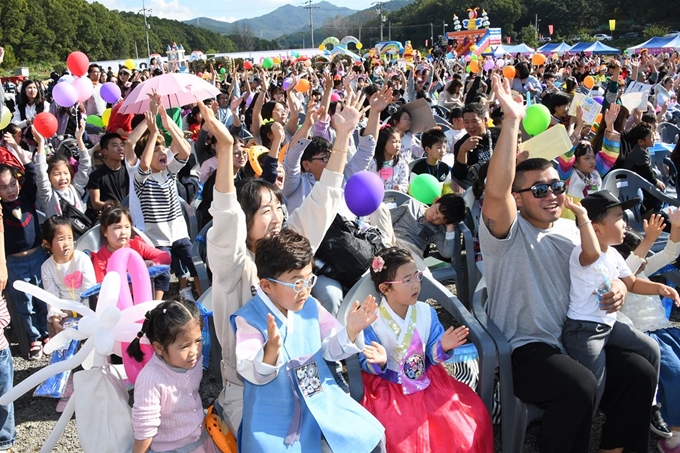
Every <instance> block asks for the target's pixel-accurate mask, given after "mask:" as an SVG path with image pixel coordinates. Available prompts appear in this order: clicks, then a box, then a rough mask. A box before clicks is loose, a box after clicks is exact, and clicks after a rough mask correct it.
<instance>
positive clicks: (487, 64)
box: [484, 60, 496, 71]
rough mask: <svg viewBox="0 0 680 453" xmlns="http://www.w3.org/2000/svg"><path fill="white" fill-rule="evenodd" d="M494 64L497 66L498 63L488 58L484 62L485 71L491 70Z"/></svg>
mask: <svg viewBox="0 0 680 453" xmlns="http://www.w3.org/2000/svg"><path fill="white" fill-rule="evenodd" d="M494 66H496V63H494V62H493V60H486V61H485V62H484V70H485V71H491V70H492V69H493V68H494Z"/></svg>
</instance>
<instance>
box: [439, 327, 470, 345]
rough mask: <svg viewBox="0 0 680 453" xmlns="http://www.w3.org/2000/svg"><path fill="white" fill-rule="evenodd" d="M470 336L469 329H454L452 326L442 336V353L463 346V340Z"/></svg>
mask: <svg viewBox="0 0 680 453" xmlns="http://www.w3.org/2000/svg"><path fill="white" fill-rule="evenodd" d="M469 334H470V329H468V328H467V327H466V326H460V327H459V328H457V329H454V328H453V326H452V327H449V328H448V329H447V330H446V332H444V334H443V335H442V338H441V342H442V349H443V350H444V351H451V350H453V349H455V348H457V347H458V346H461V345H463V344H465V339H466V338H467V336H468V335H469Z"/></svg>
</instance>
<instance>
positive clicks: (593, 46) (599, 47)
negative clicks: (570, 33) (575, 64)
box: [568, 41, 621, 55]
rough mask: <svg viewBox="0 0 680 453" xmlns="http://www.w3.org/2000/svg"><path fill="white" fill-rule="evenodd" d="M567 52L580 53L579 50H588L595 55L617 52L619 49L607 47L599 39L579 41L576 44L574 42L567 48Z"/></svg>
mask: <svg viewBox="0 0 680 453" xmlns="http://www.w3.org/2000/svg"><path fill="white" fill-rule="evenodd" d="M568 52H569V53H581V52H589V53H594V54H597V55H602V54H609V55H611V54H619V53H621V51H620V50H619V49H616V48H614V47H609V46H607V45H605V44H602V43H601V42H600V41H596V42H580V43H578V44H575V45H574V46H572V47H571V48H570V49H569V50H568Z"/></svg>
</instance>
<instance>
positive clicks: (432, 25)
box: [430, 22, 434, 47]
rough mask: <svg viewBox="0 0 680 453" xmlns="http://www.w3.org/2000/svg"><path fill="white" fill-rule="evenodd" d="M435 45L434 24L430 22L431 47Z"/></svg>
mask: <svg viewBox="0 0 680 453" xmlns="http://www.w3.org/2000/svg"><path fill="white" fill-rule="evenodd" d="M433 45H434V24H433V23H432V22H430V47H432V46H433Z"/></svg>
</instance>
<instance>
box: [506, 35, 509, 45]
mask: <svg viewBox="0 0 680 453" xmlns="http://www.w3.org/2000/svg"><path fill="white" fill-rule="evenodd" d="M505 40H506V41H507V42H508V44H510V36H506V37H505Z"/></svg>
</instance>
